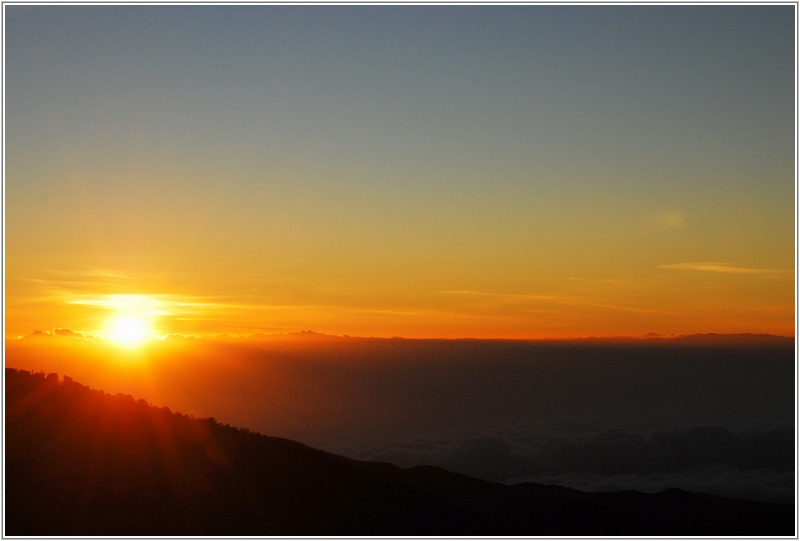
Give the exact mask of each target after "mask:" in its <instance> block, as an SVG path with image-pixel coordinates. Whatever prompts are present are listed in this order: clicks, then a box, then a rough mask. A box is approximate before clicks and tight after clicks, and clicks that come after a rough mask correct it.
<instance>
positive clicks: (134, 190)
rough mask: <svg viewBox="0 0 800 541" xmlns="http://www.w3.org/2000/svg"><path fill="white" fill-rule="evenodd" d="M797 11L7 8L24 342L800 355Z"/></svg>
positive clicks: (17, 327) (8, 307)
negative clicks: (717, 346)
mask: <svg viewBox="0 0 800 541" xmlns="http://www.w3.org/2000/svg"><path fill="white" fill-rule="evenodd" d="M795 9H796V6H794V5H770V6H766V5H758V6H744V5H729V6H722V5H708V6H697V5H685V6H677V5H669V6H595V5H584V6H577V5H556V6H543V5H531V6H520V5H514V6H333V5H321V6H277V5H267V6H252V5H245V6H232V5H221V6H182V5H177V6H145V5H133V6H114V5H107V6H64V5H49V6H39V5H28V6H22V5H8V4H6V5H4V7H3V13H4V25H5V32H4V39H5V43H4V53H5V64H4V67H5V79H4V81H5V126H4V128H5V171H4V180H5V199H4V204H5V209H4V210H5V334H6V337H7V338H15V337H19V336H25V335H28V334H30V333H31V332H33V331H34V330H44V331H52V330H53V329H64V328H68V329H71V330H73V331H75V332H78V333H81V334H84V335H93V336H99V337H111V336H112V335H113V334H114V333H115V332H117V330H118V329H119V327H118V326H117V327H115V325H117V323H114V322H115V321H117V322H118V321H122V320H125V318H128V321H129V322H130V321H133V322H134V323H135V324H138V325H140V326H141V329H139V331H136V332H143V333H145V334H147V335H148V336H160V337H163V336H165V335H167V334H183V335H190V336H200V335H216V334H222V333H227V334H232V335H249V334H253V333H285V332H296V331H299V330H303V329H313V330H314V331H317V332H321V333H328V334H336V335H344V334H349V335H352V336H378V337H391V336H404V337H410V338H422V337H446V338H453V337H477V338H546V337H575V336H619V335H624V336H639V335H644V334H646V333H659V334H663V335H671V334H690V333H708V332H716V333H740V332H753V333H772V334H779V335H787V336H790V335H794V298H795V292H794V283H795V281H794V280H795V278H794V233H795V216H794V195H795V154H794V150H795V139H794V130H795V86H794V82H795V72H794V69H795V58H794V53H795V34H794V32H795ZM134 334H135V333H134Z"/></svg>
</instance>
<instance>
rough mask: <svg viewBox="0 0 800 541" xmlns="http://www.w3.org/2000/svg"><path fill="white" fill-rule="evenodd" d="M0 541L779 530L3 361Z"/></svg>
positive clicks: (772, 522)
mask: <svg viewBox="0 0 800 541" xmlns="http://www.w3.org/2000/svg"><path fill="white" fill-rule="evenodd" d="M5 376H6V380H5V385H6V388H5V391H6V419H5V422H6V424H5V430H6V500H5V505H6V532H5V534H7V535H793V534H794V509H793V508H792V506H790V505H780V504H767V503H756V502H749V501H742V500H732V499H726V498H721V497H716V496H710V495H704V494H689V493H686V492H682V491H679V490H668V491H664V492H662V493H659V494H644V493H639V492H633V491H628V492H621V493H584V492H580V491H576V490H572V489H567V488H563V487H552V486H544V485H537V484H532V483H523V484H519V485H514V486H505V485H502V484H498V483H490V482H487V481H481V480H478V479H473V478H470V477H467V476H465V475H460V474H455V473H451V472H448V471H445V470H442V469H440V468H435V467H431V466H419V467H414V468H409V469H401V468H398V467H396V466H393V465H390V464H386V463H379V462H362V461H357V460H351V459H347V458H344V457H340V456H337V455H333V454H330V453H326V452H323V451H319V450H316V449H313V448H311V447H308V446H305V445H302V444H300V443H297V442H294V441H290V440H286V439H281V438H273V437H267V436H262V435H260V434H256V433H252V432H249V431H247V430H239V429H236V428H233V427H229V426H227V425H221V424H219V423H217V422H216V421H214V420H213V419H194V418H191V417H187V416H185V415H181V414H177V413H172V412H170V411H169V410H168V409H167V408H155V407H152V406H150V405H148V404H147V403H146V402H144V401H143V400H138V401H136V400H134V399H133V398H132V397H130V396H125V395H116V396H111V395H108V394H106V393H103V392H102V391H96V390H91V389H89V388H87V387H85V386H83V385H80V384H78V383H76V382H73V381H72V380H71V379H70V378H64V380H63V381H59V379H58V376H56V375H55V374H50V375H48V376H45V375H44V374H31V373H29V372H25V371H18V370H14V369H11V368H7V369H6V372H5Z"/></svg>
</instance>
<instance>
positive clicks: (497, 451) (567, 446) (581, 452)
mask: <svg viewBox="0 0 800 541" xmlns="http://www.w3.org/2000/svg"><path fill="white" fill-rule="evenodd" d="M332 450H334V452H339V453H342V454H345V455H348V456H351V457H352V458H357V459H361V460H378V461H383V462H390V463H394V464H396V465H398V466H401V467H411V466H416V465H421V464H432V465H435V466H439V467H442V468H445V469H448V470H450V471H455V472H459V473H464V474H467V475H470V476H473V477H478V478H481V479H486V480H489V481H495V482H504V483H507V484H514V483H519V482H525V481H532V482H537V483H542V484H556V485H561V486H567V487H571V488H577V489H579V490H589V491H619V490H641V491H644V492H658V491H661V490H664V489H666V488H670V487H676V488H682V489H684V490H688V491H694V492H708V493H712V494H719V495H722V496H730V497H738V498H747V499H755V500H761V501H784V502H790V501H792V497H793V494H794V435H793V431H792V430H791V429H789V428H775V427H773V428H764V429H760V430H752V429H751V430H732V429H728V428H725V427H722V426H715V425H705V426H696V427H691V428H672V429H668V430H655V431H638V432H637V431H629V430H622V429H609V430H600V431H595V432H583V433H581V432H574V431H573V432H566V433H563V434H560V435H558V436H554V437H549V438H541V437H539V435H537V434H535V433H532V434H528V435H523V436H520V435H519V434H512V433H507V434H500V433H498V432H497V431H492V432H486V433H483V434H479V433H475V432H470V433H466V434H463V435H462V436H460V437H452V436H451V437H445V436H444V435H442V436H441V437H430V438H428V439H425V438H416V439H408V440H402V441H393V442H383V443H382V442H380V441H375V440H373V441H372V442H370V443H369V444H367V445H362V446H354V447H350V448H349V449H344V448H339V449H332Z"/></svg>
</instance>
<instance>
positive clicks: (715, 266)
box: [658, 262, 792, 274]
mask: <svg viewBox="0 0 800 541" xmlns="http://www.w3.org/2000/svg"><path fill="white" fill-rule="evenodd" d="M658 268H660V269H673V270H689V271H703V272H719V273H725V274H777V273H784V272H792V271H790V270H776V269H751V268H746V267H734V266H732V265H729V264H728V263H717V262H710V263H671V264H669V265H659V266H658Z"/></svg>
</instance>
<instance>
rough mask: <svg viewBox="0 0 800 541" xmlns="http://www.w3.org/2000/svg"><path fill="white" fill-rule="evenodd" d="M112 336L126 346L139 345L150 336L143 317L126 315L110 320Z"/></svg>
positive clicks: (116, 341)
mask: <svg viewBox="0 0 800 541" xmlns="http://www.w3.org/2000/svg"><path fill="white" fill-rule="evenodd" d="M109 328H110V331H111V332H110V338H111V340H112V341H113V342H115V343H116V344H118V345H121V346H124V347H137V346H140V345H142V344H143V343H144V342H145V341H146V340H147V338H148V333H149V332H148V326H147V323H146V322H145V320H144V319H143V318H141V317H137V316H132V315H125V316H118V317H115V318H113V319H112V320H111V321H109Z"/></svg>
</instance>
